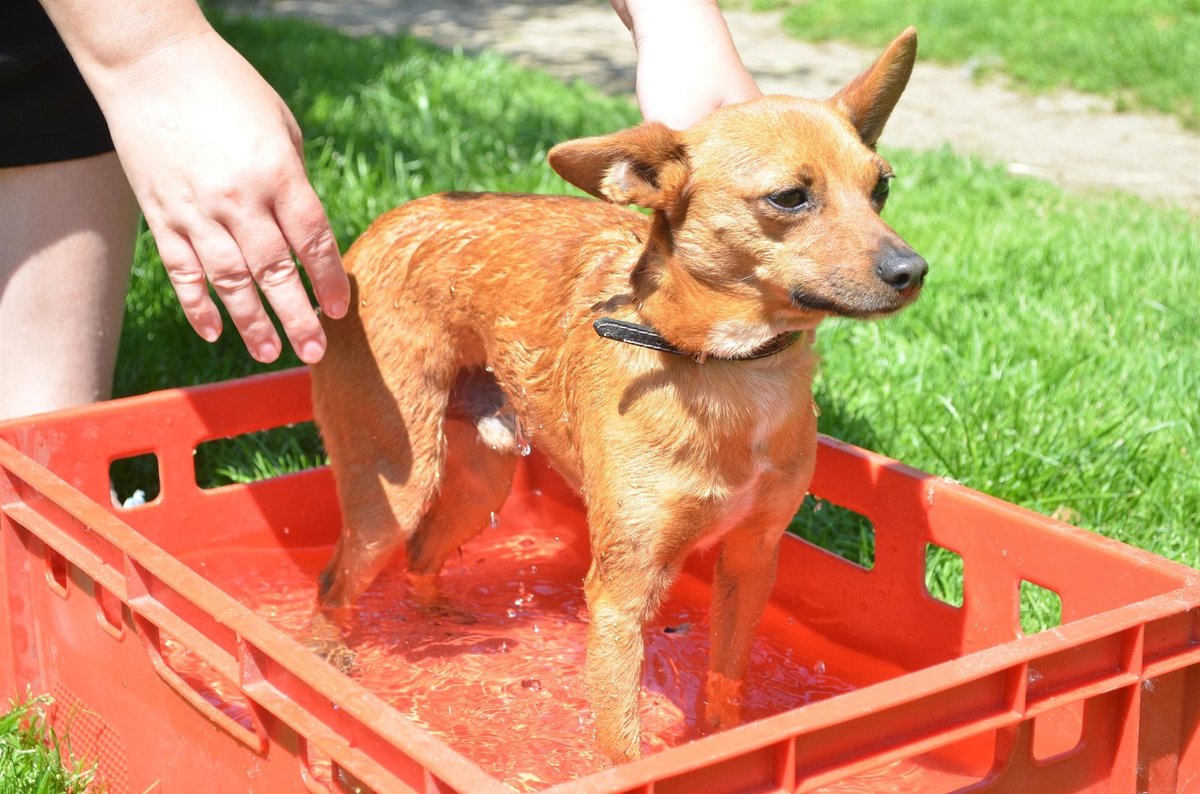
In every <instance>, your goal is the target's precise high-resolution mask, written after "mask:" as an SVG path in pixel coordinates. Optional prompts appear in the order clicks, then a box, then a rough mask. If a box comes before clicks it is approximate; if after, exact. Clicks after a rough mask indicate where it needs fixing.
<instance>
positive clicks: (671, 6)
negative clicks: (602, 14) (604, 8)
mask: <svg viewBox="0 0 1200 794" xmlns="http://www.w3.org/2000/svg"><path fill="white" fill-rule="evenodd" d="M610 2H611V3H612V6H613V9H614V10H615V11H616V12H617V14H618V15H619V16H620V17H621V21H623V22H624V23H625V26H626V27H628V28H629V29H630V31H631V32H632V33H633V38H634V44H635V45H636V47H637V52H638V65H637V98H638V106H639V107H640V108H641V110H642V116H643V117H644V118H645V119H646V120H647V121H661V122H662V123H664V124H666V125H667V126H668V127H672V128H674V129H686V128H688V127H690V126H692V125H693V124H695V123H696V122H697V121H699V120H700V119H702V118H703V117H704V116H706V115H708V114H709V113H710V112H712V111H713V110H716V109H717V108H719V107H721V106H722V105H729V104H733V103H735V102H744V101H745V100H747V99H753V98H754V97H757V96H761V94H762V92H761V91H759V89H758V86H757V85H755V83H754V78H753V77H751V76H750V73H749V72H747V71H746V67H745V66H743V65H742V60H741V58H740V57H739V56H738V54H737V49H736V48H735V47H734V45H733V39H732V38H731V37H730V35H729V28H728V26H727V25H726V24H725V19H724V18H723V17H722V16H721V11H720V9H719V8H718V7H717V3H716V2H715V0H610Z"/></svg>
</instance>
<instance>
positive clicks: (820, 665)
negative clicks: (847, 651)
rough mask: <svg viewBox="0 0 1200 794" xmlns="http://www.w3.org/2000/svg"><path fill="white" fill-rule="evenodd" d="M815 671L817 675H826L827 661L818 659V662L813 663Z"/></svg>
mask: <svg viewBox="0 0 1200 794" xmlns="http://www.w3.org/2000/svg"><path fill="white" fill-rule="evenodd" d="M813 672H814V673H816V674H817V675H825V663H824V662H822V661H820V660H818V661H817V663H816V664H814V665H813Z"/></svg>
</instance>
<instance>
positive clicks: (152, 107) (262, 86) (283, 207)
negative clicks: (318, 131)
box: [89, 28, 350, 363]
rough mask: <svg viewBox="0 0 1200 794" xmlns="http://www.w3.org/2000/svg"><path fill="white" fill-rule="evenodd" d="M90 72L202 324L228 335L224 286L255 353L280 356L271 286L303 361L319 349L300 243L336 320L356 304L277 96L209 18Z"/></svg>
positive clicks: (168, 262) (177, 284)
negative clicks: (205, 24) (199, 27)
mask: <svg viewBox="0 0 1200 794" xmlns="http://www.w3.org/2000/svg"><path fill="white" fill-rule="evenodd" d="M89 82H90V83H91V84H92V88H93V92H94V93H95V94H96V98H97V100H98V101H99V103H100V106H101V108H102V110H103V111H104V114H105V118H106V119H107V120H108V124H109V129H110V131H111V133H112V138H113V142H114V144H115V146H116V149H117V154H118V156H119V157H120V159H121V164H122V167H123V168H124V169H125V173H126V175H127V176H128V178H129V183H130V186H131V187H132V188H133V191H134V194H135V195H136V196H137V199H138V203H139V204H140V205H141V208H142V212H143V213H144V214H145V216H146V222H147V224H148V225H149V227H150V231H151V232H152V233H153V235H154V239H155V241H156V242H157V243H158V250H159V253H160V254H161V255H162V260H163V264H164V265H165V266H166V269H167V273H168V275H169V276H170V279H171V283H172V285H173V286H174V288H175V293H176V295H177V296H178V298H179V302H180V304H181V305H182V307H183V310H184V313H185V314H186V315H187V318H188V321H189V322H190V323H191V325H192V327H193V328H194V329H195V330H196V332H197V333H198V334H200V336H202V337H203V338H204V339H206V340H208V341H210V342H212V341H214V340H216V339H217V337H218V336H220V334H221V330H222V329H221V315H220V313H219V312H218V311H217V307H216V305H215V304H214V303H213V301H212V299H211V297H210V296H209V292H208V288H207V285H208V284H212V286H213V289H214V290H215V292H216V294H217V296H218V297H219V298H220V300H221V301H222V302H223V303H224V304H225V307H226V309H227V310H228V311H229V316H230V317H231V318H232V320H233V323H234V325H235V326H236V327H237V329H238V332H239V333H240V334H241V336H242V339H243V340H244V342H245V344H246V348H247V350H249V351H250V354H251V355H252V356H253V357H254V358H256V359H257V360H259V361H262V362H270V361H274V360H275V359H276V358H277V357H278V356H279V353H280V351H281V343H280V339H279V335H278V334H277V333H276V332H275V328H274V326H273V325H272V323H271V321H270V318H269V317H268V316H267V313H266V310H265V309H264V307H263V304H262V302H261V300H260V298H259V294H258V289H261V290H262V294H263V296H265V297H266V299H267V302H268V303H270V305H271V306H272V308H273V309H274V310H275V313H276V315H277V316H278V317H279V320H280V322H281V324H282V325H283V329H284V333H285V334H286V336H287V338H288V341H289V342H290V343H291V345H292V348H293V349H294V350H295V351H296V353H297V354H298V355H299V356H300V358H301V359H302V360H303V361H305V362H307V363H314V362H316V361H318V360H320V358H321V357H322V356H323V355H324V352H325V347H326V339H325V334H324V331H322V329H321V324H320V322H319V321H318V319H317V316H316V313H315V312H314V310H313V308H312V306H311V305H310V303H309V299H308V296H307V294H306V293H305V291H304V286H303V283H302V282H301V280H300V275H299V272H298V271H297V269H296V265H295V263H294V262H293V260H292V256H291V252H292V251H294V252H295V254H296V257H297V258H298V259H299V260H300V263H301V264H302V265H303V267H304V269H305V270H306V271H307V273H308V275H309V278H310V279H311V281H312V285H313V291H314V292H315V293H316V296H317V300H318V301H319V303H320V305H321V307H322V311H323V312H324V313H325V314H327V315H329V316H330V317H334V318H337V317H341V316H343V315H344V314H345V313H346V310H347V307H348V302H349V300H350V285H349V282H348V281H347V279H346V274H345V271H344V270H343V268H342V262H341V257H340V255H339V254H338V248H337V243H336V241H335V240H334V237H333V232H332V231H331V229H330V227H329V221H328V219H327V218H326V216H325V210H324V209H323V208H322V206H321V203H320V201H318V199H317V196H316V194H315V193H314V192H313V189H312V187H311V186H310V185H309V182H308V178H307V176H306V174H305V169H304V154H303V148H302V143H301V137H300V130H299V128H298V127H297V125H296V122H295V119H294V118H293V116H292V114H291V112H290V111H289V110H288V108H287V106H286V105H285V104H284V103H283V100H281V99H280V98H279V95H278V94H276V93H275V91H274V90H273V89H272V88H271V87H270V86H269V85H267V83H266V81H264V80H263V79H262V77H260V76H259V75H258V73H257V72H256V71H255V70H254V68H253V67H251V66H250V64H249V63H247V62H246V61H245V59H243V58H242V56H241V55H239V54H238V53H237V52H236V51H235V50H234V49H233V48H232V47H230V46H229V45H228V44H227V43H226V42H225V41H224V40H223V39H221V37H220V36H218V35H217V34H216V33H215V32H214V31H212V30H211V28H209V29H207V30H205V31H202V32H200V33H198V34H196V35H190V36H183V37H178V38H175V39H173V40H171V41H169V42H167V43H165V44H163V45H162V46H159V47H156V48H154V49H152V50H150V51H148V52H146V53H144V54H142V55H141V56H140V57H138V58H136V59H133V60H132V61H130V62H128V63H122V64H120V65H119V66H117V67H113V68H111V69H109V70H108V71H106V72H104V73H103V74H102V75H100V76H99V77H97V76H96V74H95V73H93V74H92V79H90V80H89ZM256 285H257V289H256Z"/></svg>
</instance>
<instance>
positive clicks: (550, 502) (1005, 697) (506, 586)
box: [0, 371, 1200, 794]
mask: <svg viewBox="0 0 1200 794" xmlns="http://www.w3.org/2000/svg"><path fill="white" fill-rule="evenodd" d="M310 410H311V409H310V406H309V403H308V393H307V377H306V373H304V372H301V371H296V372H288V373H280V374H277V375H272V376H265V377H261V378H254V379H248V380H245V381H238V382H231V383H228V384H215V385H213V386H209V387H201V388H199V389H195V390H186V391H175V392H164V393H160V394H156V395H148V396H146V397H142V398H135V399H131V400H125V401H119V402H115V403H109V404H105V405H100V406H94V407H91V408H87V409H82V410H77V411H69V412H63V413H60V414H55V415H50V416H46V417H38V418H35V419H34V420H32V421H28V422H23V423H15V424H8V425H4V426H0V439H2V440H0V511H2V513H0V515H2V517H0V565H2V570H3V571H4V581H5V585H6V589H7V598H6V599H4V601H3V602H2V608H0V620H3V621H4V623H5V625H7V626H8V627H9V628H8V631H7V633H6V634H5V635H4V638H3V646H2V647H0V682H2V683H3V686H4V689H5V692H6V693H8V694H12V695H15V694H18V693H20V692H23V691H24V686H25V685H26V684H30V685H32V686H33V687H34V689H35V690H39V691H50V692H52V693H53V694H55V695H56V696H57V697H58V698H59V703H60V707H59V713H58V715H57V719H58V720H59V721H60V724H67V723H71V721H72V720H74V722H73V723H71V724H72V726H73V728H72V735H73V742H74V743H75V747H76V748H77V749H81V750H83V751H85V752H89V751H90V752H93V753H95V754H96V755H97V756H98V757H99V759H100V764H101V771H102V774H103V776H104V777H105V778H106V779H107V781H108V782H109V785H110V789H109V790H110V791H112V792H114V794H120V793H121V792H125V791H138V792H140V791H144V790H146V788H147V787H148V786H151V785H153V784H155V783H156V782H158V783H160V784H161V785H164V786H167V787H169V788H170V789H171V790H179V791H213V790H221V791H224V790H230V791H236V790H248V791H262V792H279V791H296V790H311V791H326V790H329V789H330V788H333V789H337V788H340V787H342V786H343V783H344V781H347V780H351V779H353V780H357V781H360V782H362V783H363V784H365V785H366V786H368V787H370V788H373V789H374V790H376V791H381V792H391V791H406V790H418V791H463V792H486V791H511V790H512V788H514V787H515V788H518V789H538V788H543V787H545V786H547V785H550V786H551V790H555V791H558V790H562V791H566V790H580V791H584V790H586V791H597V792H599V791H611V792H631V791H638V792H646V793H647V794H649V792H650V791H651V790H653V791H654V792H656V794H661V792H671V791H699V790H703V791H713V792H733V791H793V790H795V791H816V790H827V791H846V792H853V791H889V790H890V791H927V792H935V793H936V792H948V791H957V790H963V789H967V788H970V789H971V790H988V791H1004V792H1028V791H1039V792H1054V791H1087V792H1092V791H1095V792H1101V791H1104V792H1127V791H1150V792H1156V793H1157V792H1175V791H1188V790H1189V789H1190V787H1193V786H1196V785H1200V783H1197V781H1198V780H1200V737H1198V736H1197V728H1198V725H1200V574H1198V573H1197V572H1196V571H1192V570H1190V569H1187V568H1184V567H1182V566H1178V565H1174V564H1171V563H1169V562H1167V561H1165V560H1162V559H1159V558H1156V557H1154V556H1152V555H1149V554H1146V553H1144V552H1141V551H1138V550H1136V549H1131V548H1129V547H1126V546H1122V545H1121V544H1118V543H1114V542H1111V541H1107V540H1104V539H1102V538H1099V537H1097V536H1095V535H1092V534H1090V533H1086V532H1082V531H1080V530H1076V529H1073V528H1070V527H1067V526H1064V525H1062V524H1059V523H1057V522H1054V521H1052V520H1050V519H1046V518H1044V517H1041V516H1037V515H1033V514H1031V513H1028V512H1026V511H1023V510H1019V509H1017V508H1015V507H1013V506H1011V505H1006V504H1004V503H1002V502H998V501H996V500H993V499H989V498H987V497H985V496H982V495H980V494H976V493H973V492H971V491H969V490H967V489H964V488H961V487H959V486H957V485H954V484H952V483H948V482H945V481H943V480H940V479H938V478H933V477H930V476H928V475H925V474H922V473H920V472H916V471H914V470H912V469H909V468H907V467H904V466H901V465H899V464H896V463H895V462H892V461H888V460H886V459H884V458H880V457H879V456H875V455H872V454H871V453H867V452H864V451H861V450H857V449H854V448H852V447H847V446H846V445H842V444H839V443H837V442H833V441H830V440H827V439H826V440H823V441H822V446H821V451H820V458H819V462H818V473H817V479H816V481H815V482H814V486H813V490H814V492H816V493H818V494H819V495H821V496H822V497H824V498H825V499H827V500H829V501H830V502H831V503H833V504H837V505H841V506H843V507H846V508H849V509H850V510H853V511H856V512H859V513H862V514H864V515H866V516H867V517H868V518H869V519H870V521H871V523H872V524H873V526H874V528H875V531H876V548H875V563H874V566H873V568H872V569H871V570H869V571H867V570H864V569H862V568H859V567H857V566H855V565H853V564H851V563H848V562H846V561H844V560H842V559H840V558H837V557H835V556H834V555H831V554H829V553H827V552H824V551H822V550H820V549H817V548H815V547H813V546H810V545H809V544H807V543H804V542H803V541H800V540H798V539H796V538H788V539H787V542H786V543H785V546H784V549H783V551H782V552H781V565H780V577H779V582H778V585H777V587H776V589H775V593H774V596H773V599H772V602H771V604H770V606H769V608H768V612H767V615H766V617H765V618H764V623H763V625H762V627H761V629H760V632H759V639H758V640H757V641H756V645H755V656H754V663H753V669H752V670H751V673H750V678H749V683H748V700H747V711H748V717H750V718H751V721H750V722H748V723H747V724H746V725H743V726H742V727H740V728H736V729H733V730H729V731H725V732H722V733H719V734H716V735H713V736H705V737H697V736H695V735H694V728H693V726H694V722H695V720H694V715H695V713H696V707H697V705H698V704H697V703H696V697H697V692H698V688H699V682H700V680H701V678H702V675H703V670H704V657H705V653H706V646H707V638H706V626H705V622H704V621H705V612H706V608H707V601H708V595H707V584H706V582H707V576H708V573H709V570H710V569H711V562H712V559H711V556H709V557H704V556H698V557H696V558H694V559H693V560H691V561H690V563H689V566H688V570H687V575H686V576H685V577H684V578H683V580H682V581H681V583H680V586H679V587H678V588H677V589H676V591H675V593H674V594H673V596H672V599H671V601H670V603H669V604H668V605H667V606H666V608H665V609H664V611H663V613H662V615H661V616H660V619H659V620H658V621H657V622H656V624H655V625H654V626H653V627H652V628H651V630H650V631H649V632H648V645H649V648H650V653H649V655H648V664H647V669H646V675H645V677H644V680H643V713H644V717H645V719H646V727H647V731H646V749H647V754H648V755H647V758H645V759H643V760H641V761H638V762H634V763H631V764H625V765H623V766H620V767H617V768H609V769H602V768H600V766H601V765H600V764H598V763H597V762H596V760H595V758H594V757H593V756H592V755H591V749H590V745H589V741H588V739H589V730H588V728H589V726H588V724H587V718H586V715H585V712H584V710H583V698H582V687H581V686H580V685H579V662H580V660H581V658H582V639H581V638H582V633H581V632H582V627H583V621H584V619H585V617H584V613H583V610H582V607H583V604H582V599H581V596H580V593H579V581H580V579H581V578H582V573H583V571H584V570H585V567H586V556H585V555H584V554H583V553H582V551H581V550H582V549H583V548H584V547H583V546H582V545H581V543H580V537H581V535H580V532H581V530H582V515H581V512H580V509H579V505H578V503H577V502H576V501H575V500H574V498H573V497H572V496H570V495H569V494H567V493H566V492H565V490H564V489H563V487H562V485H561V483H559V482H558V481H557V479H556V478H555V477H554V476H553V475H552V473H550V472H549V471H548V470H546V469H545V468H544V467H542V466H540V465H538V464H537V463H536V461H533V462H526V463H524V464H523V465H522V467H521V469H520V470H519V472H518V477H517V481H516V483H515V484H514V497H513V498H512V499H510V501H509V504H508V505H506V507H505V510H504V512H503V513H502V514H501V516H500V521H499V524H498V526H496V527H494V528H492V529H489V530H487V531H486V532H485V534H484V535H483V536H481V537H480V538H478V539H477V540H475V541H473V542H472V543H470V544H468V545H467V546H464V548H463V553H462V556H461V557H460V558H459V559H458V560H457V561H454V562H453V563H452V564H451V565H450V566H449V568H448V569H447V571H446V572H445V592H446V596H447V601H446V608H445V609H444V610H442V611H441V612H440V613H437V614H429V613H428V612H425V611H422V610H420V609H418V608H417V607H416V606H415V605H413V604H411V603H409V602H407V600H406V599H405V597H404V594H403V588H402V587H401V577H399V576H396V574H395V572H392V573H389V574H387V575H385V576H384V577H382V578H381V580H380V582H378V583H377V585H376V586H375V587H373V588H372V590H371V591H370V592H368V594H367V595H366V596H365V597H364V600H363V602H362V604H361V605H360V607H359V611H358V620H359V628H360V631H359V632H358V633H357V636H356V637H354V638H353V639H352V642H353V644H354V645H355V647H356V648H357V650H358V652H359V656H358V659H357V662H356V665H355V669H354V670H353V671H352V673H351V675H350V676H349V677H347V676H344V675H342V674H340V673H337V672H336V671H334V670H333V669H332V668H331V667H329V666H328V665H326V664H325V663H324V662H322V661H321V660H319V659H317V658H316V657H315V656H313V655H312V654H311V653H310V652H308V651H307V650H306V649H304V648H303V647H302V646H301V645H300V644H299V643H298V642H296V640H295V639H294V638H295V636H297V635H298V634H299V633H300V632H302V630H303V626H304V624H305V621H306V620H307V615H308V612H309V610H310V609H311V600H312V594H313V586H314V585H313V577H314V575H315V571H316V570H317V569H318V568H319V567H320V566H321V565H322V564H323V563H324V560H325V558H326V555H327V554H328V547H329V544H330V543H331V542H332V540H333V537H334V535H335V533H336V523H337V507H336V503H335V501H334V497H333V490H332V482H331V478H330V477H329V474H328V472H327V471H326V470H324V469H318V470H310V471H305V472H301V473H299V474H296V475H290V476H287V477H282V478H276V479H272V480H265V481H262V482H258V483H253V484H249V485H235V486H229V487H223V488H217V489H213V490H208V491H205V490H201V489H199V488H197V487H196V485H195V475H194V471H193V451H194V450H195V448H196V446H197V445H200V444H202V443H204V442H207V441H209V440H211V439H214V438H222V437H227V436H236V435H240V434H243V433H249V432H253V431H258V430H262V429H265V428H268V427H273V426H277V425H282V424H288V423H294V422H300V421H305V420H307V419H308V418H310V416H311V413H310ZM146 453H151V454H153V455H155V456H156V458H157V460H158V474H159V480H160V483H161V490H160V493H159V494H158V496H157V497H156V498H154V499H153V500H152V501H151V502H149V503H148V504H146V505H145V506H142V507H138V508H134V509H130V510H120V509H116V508H111V507H108V506H107V504H108V482H107V479H108V477H107V472H108V468H109V464H110V463H111V461H113V460H114V459H118V458H126V457H131V456H137V455H143V454H146ZM101 505H105V506H103V507H102V506H101ZM929 544H934V545H936V546H940V547H942V548H945V549H948V550H950V551H952V552H954V553H955V554H957V555H959V556H961V558H962V560H963V579H964V589H965V595H964V599H963V604H962V606H961V607H955V606H952V605H949V604H946V603H944V602H942V601H939V600H937V599H935V598H933V597H932V596H931V595H930V594H929V593H928V592H927V591H926V589H925V584H924V582H925V579H924V576H925V570H924V569H925V564H926V556H927V546H928V545H929ZM1022 581H1025V582H1030V583H1033V584H1036V585H1038V586H1039V587H1042V588H1045V589H1048V590H1052V591H1053V592H1054V593H1056V594H1057V595H1058V596H1059V597H1060V598H1061V601H1062V625H1060V626H1058V627H1057V628H1054V629H1052V630H1049V631H1045V632H1042V633H1040V634H1036V635H1032V636H1024V635H1023V634H1022V633H1021V631H1020V628H1019V625H1020V623H1019V618H1020V614H1019V610H1020V604H1021V601H1020V590H1021V582H1022Z"/></svg>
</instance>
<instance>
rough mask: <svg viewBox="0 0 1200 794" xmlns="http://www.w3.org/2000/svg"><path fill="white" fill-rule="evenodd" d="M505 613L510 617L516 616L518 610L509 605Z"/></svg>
mask: <svg viewBox="0 0 1200 794" xmlns="http://www.w3.org/2000/svg"><path fill="white" fill-rule="evenodd" d="M504 614H506V615H508V616H509V617H510V618H515V617H516V616H517V610H515V609H513V608H512V607H509V608H508V609H506V610H504Z"/></svg>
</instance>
